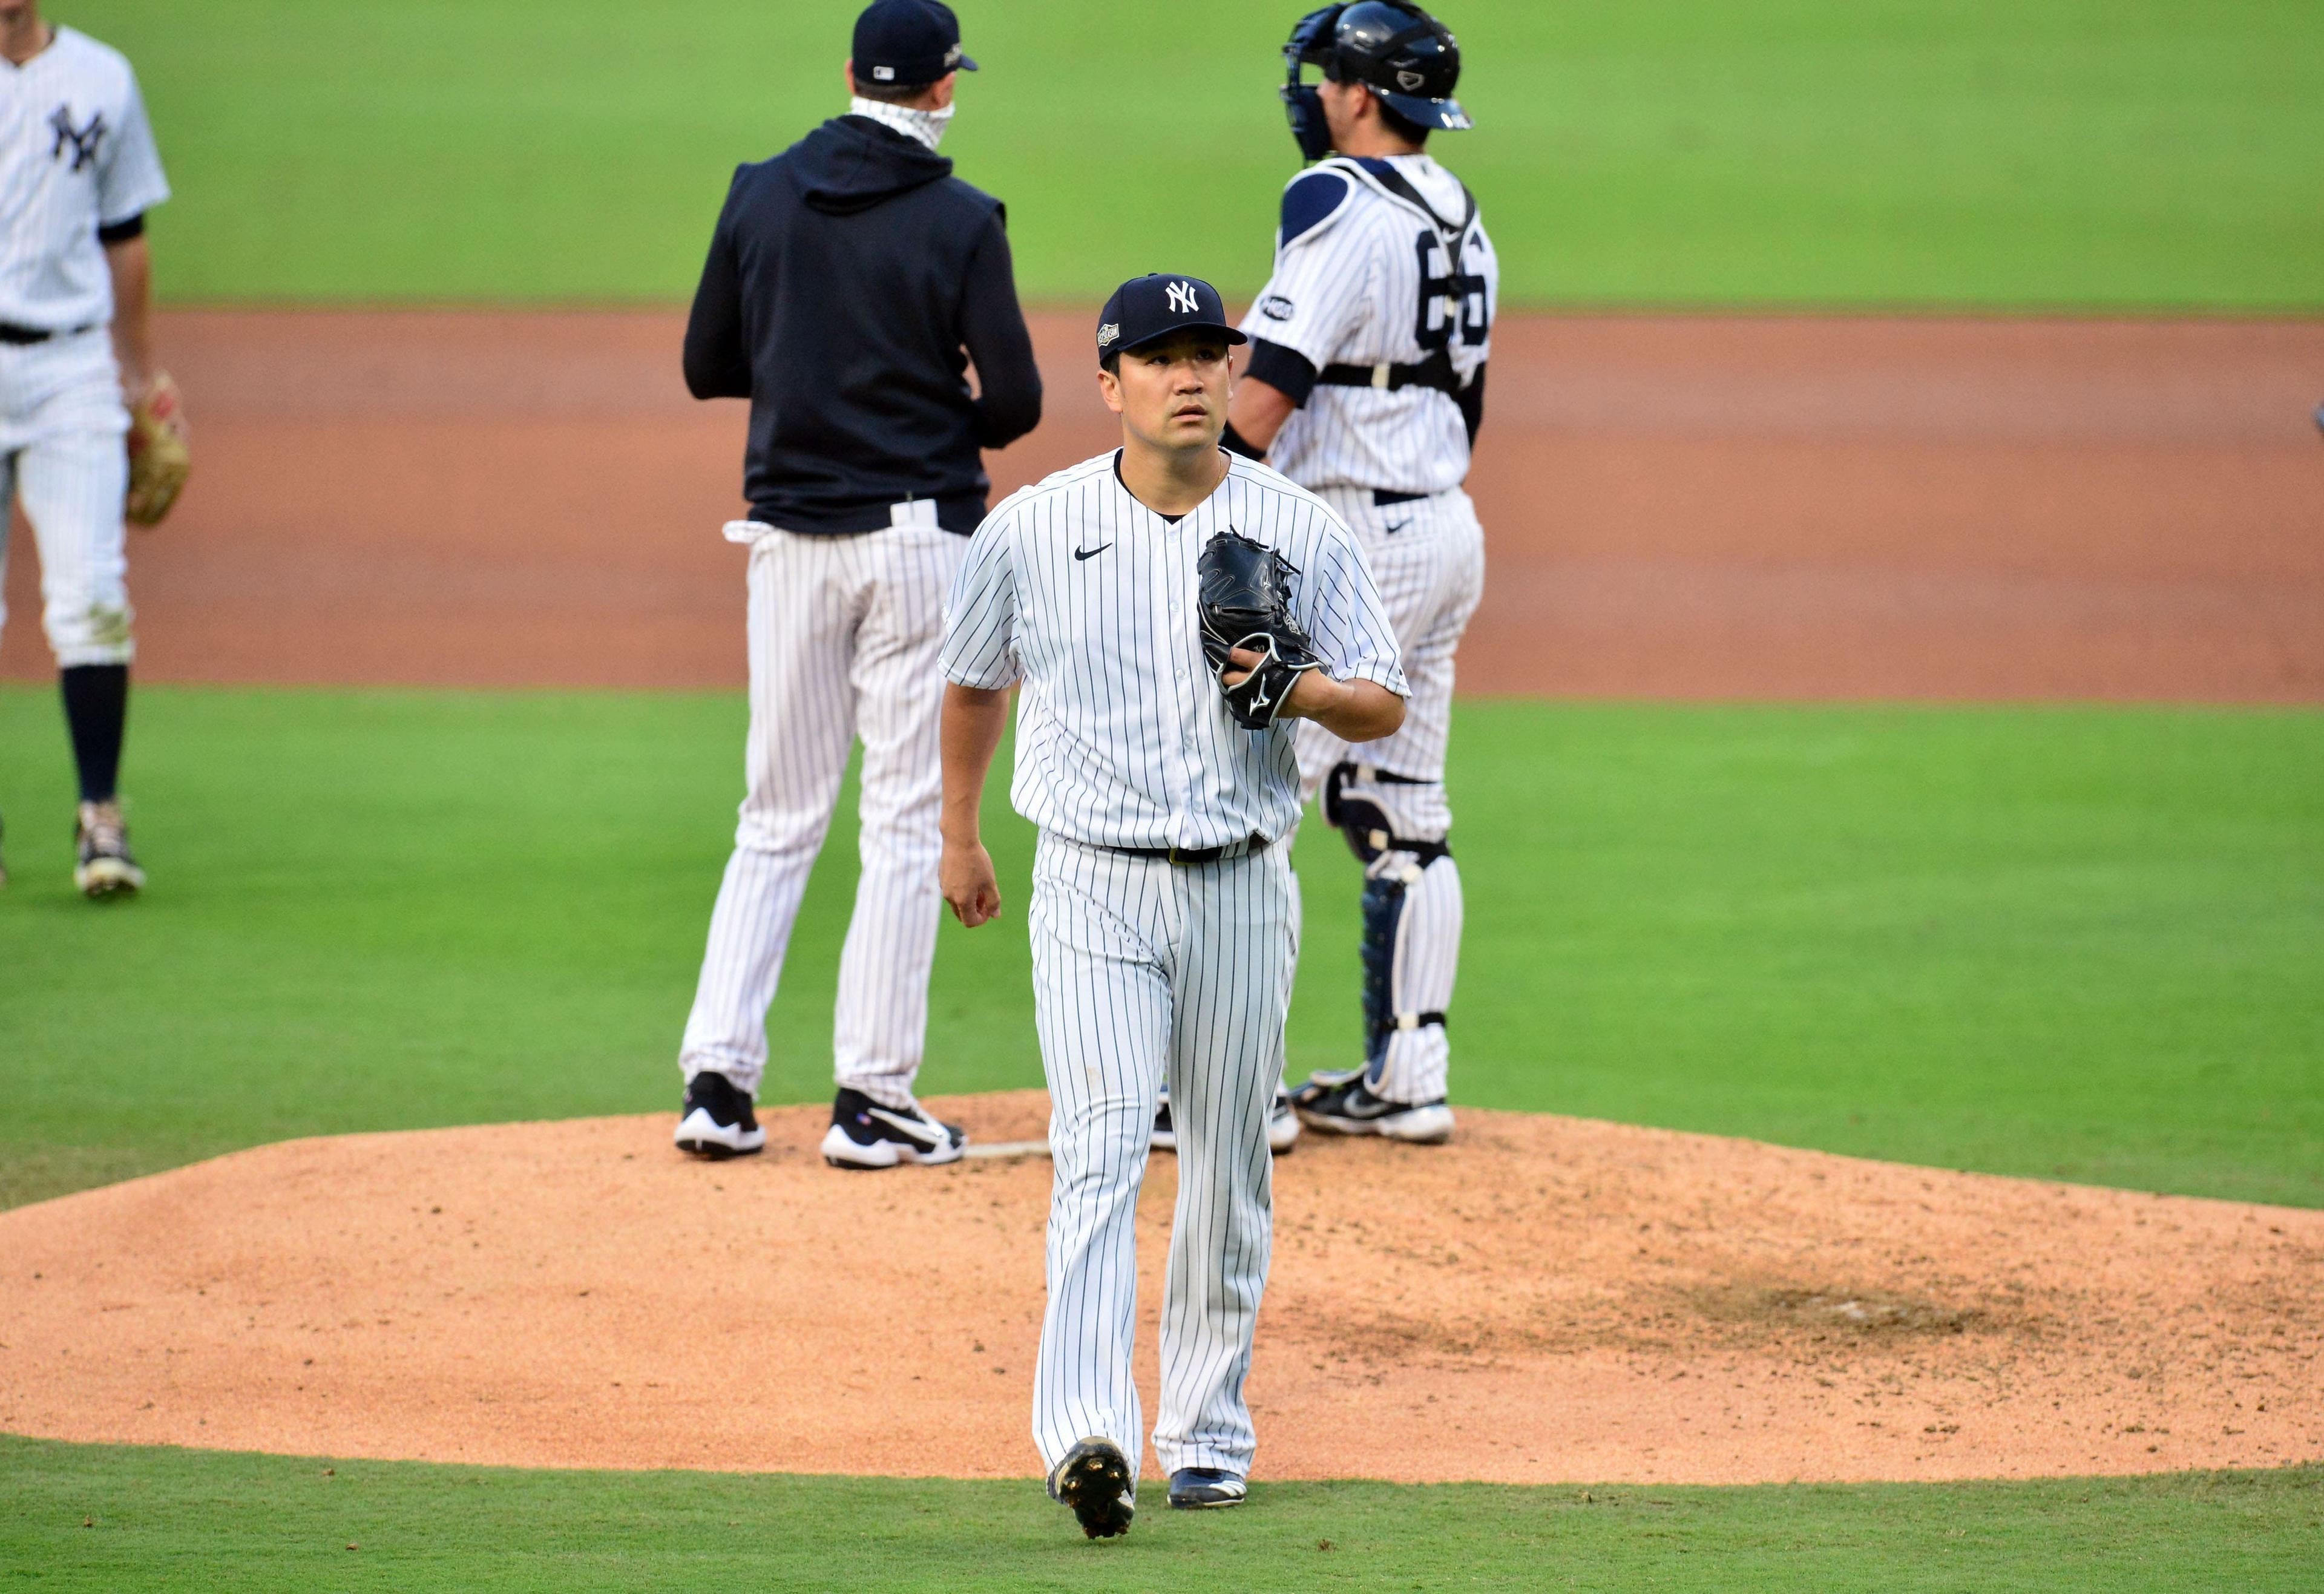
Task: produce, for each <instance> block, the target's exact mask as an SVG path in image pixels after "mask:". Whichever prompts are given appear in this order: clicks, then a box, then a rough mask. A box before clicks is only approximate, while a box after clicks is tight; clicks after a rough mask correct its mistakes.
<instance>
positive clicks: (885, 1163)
mask: <svg viewBox="0 0 2324 1594" xmlns="http://www.w3.org/2000/svg"><path fill="white" fill-rule="evenodd" d="M967 1146H968V1136H967V1134H966V1133H965V1132H964V1131H963V1130H961V1129H958V1128H956V1127H955V1126H954V1125H952V1124H948V1123H939V1122H937V1121H936V1119H933V1118H930V1117H929V1116H928V1115H927V1110H925V1109H923V1108H922V1107H921V1106H920V1104H919V1103H918V1101H915V1102H913V1103H912V1104H911V1106H910V1107H909V1108H908V1110H904V1111H901V1112H899V1111H898V1110H896V1109H894V1108H892V1107H882V1106H881V1105H880V1103H879V1102H877V1101H873V1100H872V1099H871V1097H869V1096H867V1095H865V1094H864V1093H863V1092H861V1091H856V1090H850V1089H848V1088H847V1087H846V1086H844V1085H843V1086H841V1087H840V1091H839V1094H838V1096H837V1097H836V1098H835V1100H834V1101H832V1103H831V1129H830V1131H829V1132H828V1133H826V1134H825V1136H824V1137H823V1160H824V1161H825V1162H827V1163H829V1164H830V1165H831V1166H833V1167H835V1168H850V1169H871V1168H892V1167H894V1166H896V1165H897V1164H899V1163H907V1162H916V1163H925V1164H931V1165H933V1164H936V1163H947V1162H958V1161H959V1160H960V1156H961V1153H962V1151H964V1149H965V1148H966V1147H967Z"/></svg>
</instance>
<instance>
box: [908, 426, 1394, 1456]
mask: <svg viewBox="0 0 2324 1594" xmlns="http://www.w3.org/2000/svg"><path fill="white" fill-rule="evenodd" d="M1230 459H1231V463H1230V465H1229V468H1228V471H1227V475H1226V476H1225V478H1224V479H1223V480H1222V482H1221V483H1220V484H1219V486H1218V488H1217V490H1216V491H1214V492H1213V493H1212V494H1211V496H1210V497H1209V499H1207V500H1206V501H1205V502H1203V504H1201V505H1200V506H1199V507H1197V508H1196V509H1195V510H1194V511H1192V512H1190V513H1188V514H1186V515H1185V516H1183V517H1181V518H1180V519H1179V520H1177V521H1175V522H1174V521H1169V520H1166V519H1165V518H1163V517H1162V516H1160V515H1157V514H1155V513H1154V512H1153V511H1150V510H1148V509H1147V508H1146V507H1145V505H1143V504H1142V503H1140V502H1139V501H1138V500H1137V499H1136V498H1135V497H1134V496H1132V495H1131V494H1130V491H1129V490H1128V489H1127V488H1126V487H1124V486H1123V485H1122V483H1121V479H1120V474H1119V471H1118V468H1117V465H1116V456H1114V455H1111V454H1107V455H1102V456H1099V457H1097V458H1095V459H1093V460H1090V461H1087V462H1086V463H1084V464H1083V465H1076V466H1074V467H1073V468H1072V469H1070V470H1066V471H1063V472H1060V473H1059V474H1057V475H1054V476H1051V477H1049V478H1048V479H1047V481H1045V482H1042V483H1039V484H1037V485H1035V486H1032V487H1029V488H1027V489H1026V490H1025V491H1024V492H1022V493H1018V494H1017V495H1016V496H1015V497H1013V498H1010V500H1009V501H1008V502H1005V503H1003V504H1001V507H1000V508H999V509H997V510H995V511H993V512H992V514H991V516H990V517H988V518H987V519H986V521H985V522H984V524H983V525H982V527H980V528H979V529H978V530H977V533H976V536H975V537H974V539H972V541H971V544H970V547H969V551H968V558H967V562H966V563H965V564H964V566H963V567H962V569H961V573H960V576H959V578H958V580H957V582H956V583H955V585H954V589H953V598H952V602H951V604H950V605H949V607H948V610H947V613H946V631H945V645H944V669H945V676H946V677H948V678H949V679H951V680H953V681H955V682H958V683H960V684H961V685H964V686H974V687H978V688H981V689H984V690H997V689H999V688H1001V687H1003V686H1011V685H1019V684H1021V686H1022V687H1023V693H1022V696H1021V700H1020V706H1019V712H1018V729H1017V769H1016V776H1015V779H1014V780H1013V782H1012V785H1011V792H1010V795H1011V798H1012V800H1013V801H1014V802H1015V804H1016V806H1017V810H1018V812H1019V813H1020V814H1022V815H1025V816H1026V817H1027V818H1028V819H1030V820H1032V821H1033V822H1034V823H1035V824H1036V825H1038V826H1040V828H1041V840H1040V847H1039V851H1038V853H1037V857H1036V861H1035V864H1034V872H1033V901H1032V905H1031V908H1030V910H1029V911H1028V914H1027V920H1028V926H1029V929H1030V932H1031V937H1032V949H1033V991H1034V1008H1035V1015H1036V1028H1037V1034H1038V1037H1039V1040H1040V1045H1041V1062H1042V1067H1043V1071H1044V1072H1045V1073H1046V1074H1047V1078H1048V1083H1049V1095H1050V1102H1051V1111H1050V1120H1049V1147H1050V1151H1051V1154H1052V1155H1053V1156H1055V1157H1056V1182H1055V1184H1054V1185H1053V1186H1052V1189H1051V1194H1050V1202H1049V1229H1048V1247H1047V1257H1048V1259H1047V1283H1048V1296H1047V1305H1046V1307H1045V1309H1044V1312H1043V1315H1042V1322H1041V1348H1040V1354H1039V1358H1038V1360H1037V1365H1036V1368H1035V1372H1034V1397H1033V1424H1032V1427H1033V1437H1034V1442H1035V1443H1036V1445H1037V1448H1038V1450H1039V1451H1040V1454H1041V1459H1042V1462H1043V1464H1044V1465H1045V1466H1046V1467H1055V1466H1056V1463H1057V1461H1058V1460H1060V1459H1061V1458H1063V1457H1064V1456H1065V1453H1066V1452H1067V1451H1069V1450H1071V1448H1072V1447H1073V1446H1074V1444H1075V1443H1076V1442H1079V1441H1081V1440H1083V1439H1084V1438H1089V1437H1093V1436H1097V1437H1102V1438H1105V1439H1109V1440H1111V1441H1112V1442H1114V1443H1115V1444H1116V1445H1118V1446H1119V1447H1120V1450H1121V1451H1122V1454H1123V1455H1124V1456H1126V1457H1128V1458H1130V1463H1131V1466H1132V1468H1133V1471H1134V1469H1135V1468H1136V1466H1137V1458H1138V1457H1139V1455H1140V1454H1141V1453H1142V1451H1143V1450H1144V1445H1143V1443H1142V1442H1141V1441H1142V1437H1143V1436H1142V1434H1141V1433H1140V1432H1139V1430H1140V1427H1141V1425H1142V1423H1143V1414H1142V1413H1141V1411H1140V1409H1139V1396H1138V1389H1137V1384H1136V1382H1135V1380H1134V1379H1133V1377H1131V1349H1132V1342H1133V1340H1134V1338H1135V1328H1136V1322H1137V1288H1138V1267H1137V1216H1138V1193H1139V1186H1140V1184H1142V1182H1143V1180H1144V1177H1145V1173H1146V1161H1147V1157H1148V1139H1149V1137H1150V1136H1151V1134H1152V1130H1153V1124H1154V1112H1155V1107H1156V1103H1157V1100H1158V1098H1159V1096H1160V1093H1161V1092H1162V1090H1163V1088H1164V1086H1165V1084H1166V1083H1167V1086H1168V1089H1169V1092H1170V1099H1171V1106H1172V1112H1173V1114H1174V1117H1175V1119H1176V1125H1177V1132H1178V1203H1177V1210H1176V1215H1175V1219H1174V1221H1173V1223H1172V1225H1171V1234H1170V1262H1169V1267H1168V1269H1167V1274H1166V1276H1165V1285H1164V1295H1163V1302H1162V1321H1161V1340H1162V1345H1161V1370H1162V1400H1161V1409H1160V1412H1159V1414H1158V1415H1157V1421H1156V1424H1155V1427H1154V1433H1153V1438H1154V1450H1155V1454H1156V1455H1157V1457H1158V1458H1159V1460H1161V1463H1162V1465H1163V1467H1164V1468H1165V1469H1166V1470H1176V1469H1177V1468H1181V1467H1213V1468H1219V1469H1222V1470H1226V1471H1230V1472H1234V1473H1238V1474H1243V1475H1248V1473H1249V1472H1250V1465H1251V1459H1252V1456H1253V1455H1254V1454H1255V1453H1256V1449H1257V1438H1256V1434H1255V1432H1254V1430H1253V1427H1252V1424H1251V1418H1250V1407H1249V1406H1248V1405H1247V1404H1246V1403H1245V1401H1244V1398H1243V1380H1244V1377H1245V1375H1246V1374H1247V1373H1248V1371H1249V1370H1250V1350H1251V1336H1252V1333H1253V1331H1254V1330H1255V1328H1256V1326H1257V1323H1258V1316H1259V1301H1260V1297H1261V1295H1263V1294H1264V1292H1265V1289H1266V1284H1267V1269H1268V1257H1269V1254H1270V1250H1271V1248H1272V1245H1273V1239H1274V1195H1273V1183H1272V1181H1273V1162H1272V1157H1271V1155H1270V1154H1269V1152H1268V1143H1267V1119H1268V1110H1269V1109H1270V1107H1271V1106H1272V1104H1273V1101H1274V1098H1275V1092H1276V1090H1277V1086H1278V1084H1279V1083H1280V1082H1281V1080H1282V1076H1283V1018H1284V1011H1285V1006H1286V1000H1287V998H1288V996H1289V990H1290V971H1291V962H1292V957H1293V954H1294V951H1295V949H1296V940H1297V912H1296V907H1295V901H1294V894H1293V889H1292V881H1291V870H1290V860H1289V858H1288V857H1287V856H1286V849H1285V848H1282V847H1275V846H1268V847H1265V848H1262V849H1260V850H1258V851H1252V852H1243V853H1241V854H1240V855H1238V856H1232V857H1228V858H1224V859H1221V860H1219V861H1214V862H1210V863H1200V864H1191V865H1179V864H1175V863H1172V862H1169V861H1165V860H1163V859H1159V858H1154V857H1150V856H1138V855H1135V854H1133V853H1130V852H1123V851H1120V849H1122V848H1156V847H1165V846H1174V845H1175V846H1180V847H1211V846H1221V845H1226V844H1230V843H1240V842H1244V841H1246V840H1248V839H1249V838H1250V837H1251V836H1253V835H1254V834H1257V835H1259V836H1263V837H1267V838H1269V839H1270V840H1279V839H1281V838H1282V837H1283V836H1285V835H1286V834H1287V833H1288V831H1289V830H1290V828H1291V826H1292V825H1293V824H1294V823H1296V819H1297V816H1298V811H1299V788H1298V773H1297V762H1296V757H1295V754H1294V747H1293V741H1292V734H1291V728H1290V726H1288V725H1283V726H1277V727H1275V728H1272V729H1269V730H1266V731H1246V730H1244V729H1242V728H1241V727H1240V726H1239V725H1237V724H1236V723H1234V721H1233V720H1232V718H1231V717H1230V716H1229V714H1228V713H1227V710H1226V704H1225V699H1224V697H1223V696H1222V694H1221V692H1220V690H1219V686H1218V683H1217V681H1216V680H1215V678H1214V677H1213V676H1212V675H1211V673H1210V670H1209V668H1208V666H1207V664H1206V662H1205V660H1204V659H1203V652H1202V646H1201V642H1200V640H1199V635H1198V630H1199V628H1198V623H1197V620H1196V616H1195V604H1196V596H1197V593H1198V591H1199V583H1198V581H1197V578H1196V574H1195V565H1196V560H1197V557H1199V555H1200V553H1201V550H1202V547H1203V544H1204V543H1205V542H1207V541H1208V540H1209V539H1211V537H1212V536H1213V535H1214V534H1215V533H1217V532H1219V531H1222V530H1227V529H1228V528H1230V527H1231V528H1232V529H1233V530H1238V531H1240V532H1241V533H1242V534H1243V535H1244V536H1246V537H1250V538H1253V539H1257V540H1259V541H1260V542H1264V543H1267V544H1268V545H1269V546H1271V547H1274V548H1278V549H1280V550H1281V551H1282V553H1283V555H1284V557H1286V559H1288V560H1289V561H1290V562H1291V564H1292V565H1293V566H1295V567H1296V568H1297V570H1298V575H1297V576H1295V577H1294V579H1293V582H1292V595H1293V609H1294V612H1295V614H1296V617H1297V618H1298V620H1299V621H1300V622H1301V624H1302V625H1304V626H1305V628H1306V629H1307V631H1309V633H1310V634H1311V635H1312V636H1314V639H1315V642H1316V646H1317V650H1318V651H1319V652H1320V653H1321V654H1322V655H1323V659H1324V668H1325V669H1326V670H1328V671H1329V672H1330V673H1331V674H1332V675H1333V677H1337V678H1340V679H1342V680H1344V679H1350V678H1355V677H1361V678H1364V679H1367V680H1372V681H1377V682H1379V684H1381V685H1382V686H1387V687H1388V688H1389V689H1390V690H1391V691H1395V692H1397V693H1399V694H1401V693H1403V692H1404V691H1405V690H1406V686H1405V681H1404V673H1403V668H1402V666H1401V664H1400V663H1399V661H1398V659H1397V650H1396V644H1395V640H1394V638H1393V636H1392V635H1391V633H1390V631H1389V629H1388V618H1387V615H1386V613H1385V612H1384V611H1383V610H1382V607H1381V604H1380V600H1379V593H1378V592H1377V591H1376V590H1374V588H1373V585H1372V580H1371V576H1370V573H1369V570H1368V569H1367V568H1366V567H1365V565H1364V561H1363V557H1362V555H1361V554H1360V552H1359V551H1358V550H1357V547H1356V544H1355V541H1354V539H1353V538H1352V537H1351V535H1350V534H1349V531H1348V530H1347V528H1346V527H1345V526H1344V525H1343V524H1342V523H1341V521H1339V519H1338V518H1337V517H1336V516H1335V515H1333V513H1332V511H1330V509H1329V508H1327V507H1326V506H1325V505H1324V504H1323V502H1322V501H1321V500H1319V499H1318V498H1316V497H1315V496H1314V494H1313V493H1307V492H1305V491H1304V490H1302V489H1300V488H1298V487H1296V486H1294V485H1293V484H1290V483H1289V482H1287V481H1286V480H1284V479H1283V478H1282V477H1281V476H1279V475H1277V474H1276V473H1275V472H1273V471H1271V470H1268V468H1266V467H1265V466H1264V465H1256V464H1253V463H1252V462H1250V461H1249V460H1245V459H1240V458H1232V457H1231V456H1230Z"/></svg>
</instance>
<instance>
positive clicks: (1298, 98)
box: [1280, 5, 1347, 161]
mask: <svg viewBox="0 0 2324 1594" xmlns="http://www.w3.org/2000/svg"><path fill="white" fill-rule="evenodd" d="M1345 10H1347V6H1346V5H1326V6H1324V7H1323V9H1322V10H1320V11H1311V12H1309V13H1308V14H1306V15H1305V16H1303V17H1301V18H1300V19H1299V20H1298V22H1297V23H1294V24H1293V25H1292V29H1291V39H1290V41H1289V42H1288V43H1286V44H1285V45H1284V47H1283V64H1284V68H1285V78H1286V81H1285V82H1284V85H1283V88H1282V89H1281V90H1280V92H1281V94H1282V96H1283V109H1284V114H1285V115H1287V116H1288V117H1289V118H1290V119H1291V136H1292V137H1293V138H1294V139H1296V140H1297V141H1298V144H1299V153H1300V155H1301V157H1302V158H1304V159H1305V160H1309V161H1321V160H1322V159H1323V157H1324V156H1326V155H1328V154H1330V153H1331V152H1332V129H1331V126H1330V124H1328V123H1326V122H1325V121H1324V119H1323V96H1322V95H1321V94H1318V93H1317V92H1316V91H1315V88H1314V85H1312V84H1307V83H1303V82H1301V81H1300V80H1299V79H1300V69H1301V68H1302V67H1303V66H1306V65H1309V64H1311V63H1312V64H1314V65H1317V66H1321V65H1323V64H1324V63H1325V62H1326V61H1328V60H1329V59H1330V57H1331V54H1332V51H1333V32H1334V31H1335V30H1336V29H1337V28H1338V27H1339V25H1340V14H1341V13H1342V12H1343V11H1345Z"/></svg>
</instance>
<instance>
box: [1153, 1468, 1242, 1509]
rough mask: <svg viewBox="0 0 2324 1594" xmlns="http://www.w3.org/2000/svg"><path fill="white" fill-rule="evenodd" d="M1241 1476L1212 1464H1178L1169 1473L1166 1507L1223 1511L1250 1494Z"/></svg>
mask: <svg viewBox="0 0 2324 1594" xmlns="http://www.w3.org/2000/svg"><path fill="white" fill-rule="evenodd" d="M1249 1494H1250V1489H1249V1488H1247V1487H1246V1486H1245V1485H1244V1483H1243V1480H1242V1479H1241V1478H1240V1476H1238V1475H1237V1474H1235V1473H1232V1472H1225V1471H1222V1470H1219V1469H1218V1468H1216V1467H1181V1468H1179V1469H1178V1470H1176V1472H1173V1473H1172V1474H1170V1509H1172V1510H1173V1511H1223V1510H1225V1509H1227V1507H1229V1506H1240V1505H1241V1504H1242V1503H1243V1500H1244V1498H1245V1497H1247V1496H1248V1495H1249Z"/></svg>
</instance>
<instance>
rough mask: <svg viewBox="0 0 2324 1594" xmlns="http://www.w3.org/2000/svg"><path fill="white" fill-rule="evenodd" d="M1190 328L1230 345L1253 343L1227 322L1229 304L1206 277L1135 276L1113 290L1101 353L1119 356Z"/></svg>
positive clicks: (1101, 324)
mask: <svg viewBox="0 0 2324 1594" xmlns="http://www.w3.org/2000/svg"><path fill="white" fill-rule="evenodd" d="M1188 327H1202V328H1203V329H1204V330H1206V331H1212V332H1220V333H1223V334H1225V335H1226V340H1227V342H1229V343H1249V342H1250V339H1249V338H1247V337H1245V336H1243V335H1242V334H1241V333H1240V332H1238V331H1236V330H1235V328H1234V323H1233V322H1231V321H1230V320H1228V319H1227V302H1226V300H1225V299H1221V298H1220V297H1219V290H1217V289H1215V288H1213V287H1212V286H1211V285H1210V284H1209V283H1208V282H1205V281H1203V280H1202V279H1201V278H1200V277H1174V276H1172V275H1170V274H1169V273H1168V272H1155V273H1153V274H1151V275H1148V276H1144V277H1132V278H1130V281H1127V282H1124V283H1123V284H1122V285H1121V286H1120V287H1119V288H1117V289H1115V290H1113V297H1112V298H1111V299H1107V300H1106V301H1105V309H1103V310H1102V311H1101V312H1100V313H1099V315H1098V318H1097V355H1098V358H1099V359H1101V360H1102V359H1104V358H1105V356H1106V355H1111V354H1119V353H1120V351H1121V350H1123V349H1134V348H1136V347H1138V346H1139V345H1140V344H1148V343H1152V342H1153V341H1154V340H1155V339H1156V338H1157V337H1167V336H1169V335H1170V334H1172V333H1173V332H1183V331H1185V329H1186V328H1188Z"/></svg>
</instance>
